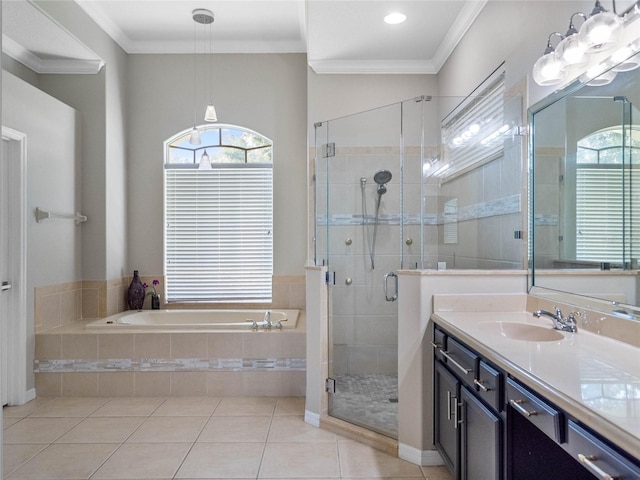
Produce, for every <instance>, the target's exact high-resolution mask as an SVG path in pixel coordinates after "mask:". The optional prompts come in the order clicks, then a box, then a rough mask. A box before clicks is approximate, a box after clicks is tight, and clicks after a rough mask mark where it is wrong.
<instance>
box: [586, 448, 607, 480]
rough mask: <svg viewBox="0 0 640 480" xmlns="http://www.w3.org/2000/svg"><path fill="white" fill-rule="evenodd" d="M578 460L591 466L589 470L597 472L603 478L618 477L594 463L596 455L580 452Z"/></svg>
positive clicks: (588, 466)
mask: <svg viewBox="0 0 640 480" xmlns="http://www.w3.org/2000/svg"><path fill="white" fill-rule="evenodd" d="M578 460H580V463H582V464H584V465H585V466H586V467H587V468H589V470H591V471H592V472H593V473H595V474H596V475H597V476H598V477H600V478H601V479H602V480H616V477H612V476H611V475H609V474H608V473H607V472H605V471H603V470H602V469H601V468H599V467H598V466H597V465H595V464H594V463H593V460H596V457H594V456H593V455H583V454H581V453H580V454H578Z"/></svg>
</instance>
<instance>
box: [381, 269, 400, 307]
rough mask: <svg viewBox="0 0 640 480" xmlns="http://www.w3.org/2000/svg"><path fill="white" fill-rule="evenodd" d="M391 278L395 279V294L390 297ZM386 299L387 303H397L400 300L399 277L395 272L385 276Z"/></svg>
mask: <svg viewBox="0 0 640 480" xmlns="http://www.w3.org/2000/svg"><path fill="white" fill-rule="evenodd" d="M389 277H393V279H394V280H395V281H394V287H395V292H394V294H393V295H392V296H389ZM384 298H385V300H386V301H387V302H395V301H396V300H397V299H398V275H396V274H395V273H394V272H390V273H385V274H384Z"/></svg>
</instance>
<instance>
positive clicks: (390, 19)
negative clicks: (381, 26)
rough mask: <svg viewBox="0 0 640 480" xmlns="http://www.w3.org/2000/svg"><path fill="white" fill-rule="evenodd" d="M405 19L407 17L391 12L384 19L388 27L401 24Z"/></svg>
mask: <svg viewBox="0 0 640 480" xmlns="http://www.w3.org/2000/svg"><path fill="white" fill-rule="evenodd" d="M406 19H407V16H406V15H405V14H404V13H400V12H393V13H390V14H389V15H387V16H386V17H384V21H385V23H388V24H389V25H397V24H398V23H402V22H404V21H405V20H406Z"/></svg>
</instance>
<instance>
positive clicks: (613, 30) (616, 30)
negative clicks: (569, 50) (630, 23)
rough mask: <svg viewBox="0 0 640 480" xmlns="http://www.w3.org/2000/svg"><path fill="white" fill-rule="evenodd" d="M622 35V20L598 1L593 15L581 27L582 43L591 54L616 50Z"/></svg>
mask: <svg viewBox="0 0 640 480" xmlns="http://www.w3.org/2000/svg"><path fill="white" fill-rule="evenodd" d="M621 34H622V19H621V18H620V17H619V16H618V15H616V14H615V13H613V12H609V11H607V10H605V9H604V8H603V7H602V5H601V4H600V0H596V5H595V7H593V10H592V11H591V15H589V18H588V19H587V21H586V22H584V23H583V24H582V27H580V41H581V42H582V44H583V45H584V47H585V51H587V52H589V53H597V52H605V51H607V50H611V49H612V48H615V46H616V45H617V44H618V40H620V35H621Z"/></svg>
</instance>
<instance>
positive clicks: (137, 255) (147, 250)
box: [126, 54, 307, 275]
mask: <svg viewBox="0 0 640 480" xmlns="http://www.w3.org/2000/svg"><path fill="white" fill-rule="evenodd" d="M198 61H200V62H204V61H206V59H205V58H202V57H201V58H198ZM128 70H129V82H128V87H127V88H128V91H127V95H128V97H129V98H130V102H129V105H128V108H127V110H126V115H127V117H128V118H129V126H130V142H129V165H128V173H129V175H130V185H129V191H130V202H129V205H128V218H129V225H128V226H129V232H130V235H129V255H130V267H131V268H136V269H139V270H140V271H141V273H144V274H145V275H147V274H149V275H152V274H158V275H159V274H162V272H163V251H162V240H161V239H162V232H163V225H162V222H163V217H162V215H163V213H162V204H163V203H162V202H163V200H162V181H163V180H162V178H163V176H162V173H163V170H162V162H163V142H164V141H165V140H167V139H168V138H170V137H172V136H173V135H175V134H176V133H178V132H180V131H182V130H185V129H188V128H190V127H191V126H193V73H192V72H193V56H192V55H130V56H129V58H128ZM213 75H214V81H213V90H214V94H213V95H214V97H213V98H214V104H215V106H216V111H217V113H218V123H220V124H231V125H238V126H241V127H246V128H249V129H252V130H255V131H257V132H259V133H260V134H262V135H265V136H266V137H268V138H270V139H271V140H272V141H273V145H274V274H275V275H302V274H303V273H304V264H305V259H306V202H307V191H306V142H305V129H306V118H307V115H306V90H305V85H306V75H307V67H306V56H305V55H301V54H281V55H215V56H214V58H213ZM199 91H200V92H202V87H200V88H199ZM204 107H205V99H204V98H202V99H201V102H200V104H199V108H198V109H197V122H198V123H199V124H203V123H204V121H203V120H202V117H203V116H204Z"/></svg>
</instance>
